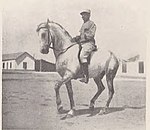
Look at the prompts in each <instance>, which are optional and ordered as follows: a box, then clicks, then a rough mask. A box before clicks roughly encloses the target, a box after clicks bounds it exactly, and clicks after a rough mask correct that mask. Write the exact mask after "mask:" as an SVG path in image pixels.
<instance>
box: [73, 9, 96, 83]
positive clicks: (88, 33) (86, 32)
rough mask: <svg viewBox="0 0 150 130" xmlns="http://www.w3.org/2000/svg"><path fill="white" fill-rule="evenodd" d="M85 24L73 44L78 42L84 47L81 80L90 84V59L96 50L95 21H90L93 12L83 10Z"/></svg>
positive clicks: (81, 57)
mask: <svg viewBox="0 0 150 130" xmlns="http://www.w3.org/2000/svg"><path fill="white" fill-rule="evenodd" d="M80 14H81V16H82V19H83V22H84V23H83V24H82V27H81V29H80V35H79V36H76V37H74V38H73V39H72V42H77V43H79V44H80V46H81V47H82V49H81V52H80V62H81V67H82V70H83V74H84V78H83V79H81V80H80V81H81V82H85V83H88V81H89V74H88V60H87V59H88V57H89V55H90V54H91V52H92V51H94V50H96V45H95V39H94V36H95V32H96V25H95V23H94V22H93V21H91V20H90V16H91V11H90V10H89V9H86V10H83V11H82V12H81V13H80Z"/></svg>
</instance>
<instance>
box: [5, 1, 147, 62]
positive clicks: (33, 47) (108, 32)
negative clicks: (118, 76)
mask: <svg viewBox="0 0 150 130" xmlns="http://www.w3.org/2000/svg"><path fill="white" fill-rule="evenodd" d="M3 3H4V4H3V10H2V41H3V43H2V53H3V54H6V53H15V52H23V51H27V52H29V53H30V54H31V55H33V56H34V57H35V58H37V59H40V58H42V59H45V60H47V61H50V62H55V58H54V55H53V52H52V50H50V53H49V54H47V55H43V54H41V53H40V51H39V45H40V44H39V40H38V35H37V33H36V28H37V25H39V24H40V23H42V22H46V19H47V18H49V19H50V20H51V21H54V22H57V23H59V24H61V25H62V26H63V27H64V28H65V29H66V30H67V31H68V32H69V33H70V35H71V36H76V35H78V34H79V30H80V27H81V25H82V22H83V21H82V19H81V16H80V11H81V10H83V9H90V10H91V11H92V14H91V20H92V21H94V22H95V24H96V26H97V30H96V36H95V39H96V44H97V46H98V48H99V49H106V50H111V51H113V52H114V53H115V54H116V55H117V56H119V57H120V58H129V57H131V56H134V55H137V54H140V55H141V56H142V57H143V58H145V56H146V42H147V39H146V31H147V30H146V16H147V10H146V9H147V7H148V5H147V3H146V2H145V1H144V0H13V1H12V0H5V1H4V2H3Z"/></svg>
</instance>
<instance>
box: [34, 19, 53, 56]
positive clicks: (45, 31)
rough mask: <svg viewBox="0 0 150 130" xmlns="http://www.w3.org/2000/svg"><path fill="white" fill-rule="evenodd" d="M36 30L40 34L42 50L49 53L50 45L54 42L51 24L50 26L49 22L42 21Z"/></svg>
mask: <svg viewBox="0 0 150 130" xmlns="http://www.w3.org/2000/svg"><path fill="white" fill-rule="evenodd" d="M36 31H37V32H38V36H39V40H40V44H41V47H40V52H41V53H43V54H48V52H49V47H50V45H51V42H52V36H51V32H50V26H49V24H48V22H46V23H41V24H40V25H39V26H38V28H37V30H36Z"/></svg>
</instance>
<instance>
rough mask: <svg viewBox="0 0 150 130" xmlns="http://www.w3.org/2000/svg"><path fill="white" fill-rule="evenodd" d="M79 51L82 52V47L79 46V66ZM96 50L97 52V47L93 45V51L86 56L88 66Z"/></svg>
mask: <svg viewBox="0 0 150 130" xmlns="http://www.w3.org/2000/svg"><path fill="white" fill-rule="evenodd" d="M81 50H82V46H81V45H80V44H79V53H78V59H79V62H80V64H81V59H80V53H81ZM97 50H98V49H97V46H96V45H95V49H94V50H93V51H92V52H91V54H89V56H88V58H87V62H88V64H90V61H91V58H92V55H93V53H94V52H96V51H97Z"/></svg>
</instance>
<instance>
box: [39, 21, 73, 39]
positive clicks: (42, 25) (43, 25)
mask: <svg viewBox="0 0 150 130" xmlns="http://www.w3.org/2000/svg"><path fill="white" fill-rule="evenodd" d="M48 23H52V24H56V25H57V26H58V27H60V28H61V29H62V31H63V32H64V34H65V35H67V36H68V37H70V38H71V35H70V34H69V33H68V31H66V30H65V29H64V28H63V27H62V26H61V25H60V24H59V23H56V22H53V21H49V22H48ZM46 26H47V22H45V23H40V24H39V25H38V28H37V31H38V30H39V29H40V28H41V27H46Z"/></svg>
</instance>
